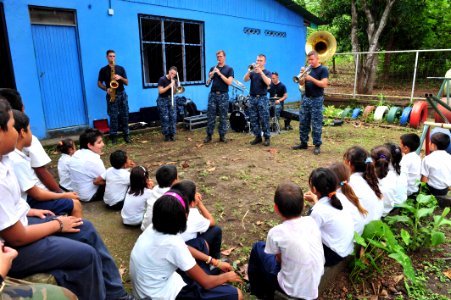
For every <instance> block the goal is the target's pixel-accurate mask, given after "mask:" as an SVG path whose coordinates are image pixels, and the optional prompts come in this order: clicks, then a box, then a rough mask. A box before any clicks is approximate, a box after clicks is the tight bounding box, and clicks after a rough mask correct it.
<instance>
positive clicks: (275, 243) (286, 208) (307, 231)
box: [248, 183, 324, 299]
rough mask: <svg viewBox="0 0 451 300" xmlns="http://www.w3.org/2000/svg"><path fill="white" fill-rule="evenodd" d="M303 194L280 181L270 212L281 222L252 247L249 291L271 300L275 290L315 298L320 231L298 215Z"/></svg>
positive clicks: (319, 271) (320, 266) (310, 220)
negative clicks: (264, 238) (263, 239)
mask: <svg viewBox="0 0 451 300" xmlns="http://www.w3.org/2000/svg"><path fill="white" fill-rule="evenodd" d="M303 209H304V196H303V194H302V190H301V188H300V187H299V186H297V185H296V184H294V183H283V184H280V185H279V186H278V187H277V189H276V193H275V195H274V211H275V212H276V213H277V214H278V215H279V216H280V217H281V218H282V220H283V223H282V224H280V225H277V226H275V227H274V228H272V229H271V230H269V233H268V237H267V239H266V243H265V242H257V243H255V244H254V245H253V246H252V251H251V256H250V258H249V267H248V275H249V283H250V286H251V294H253V295H255V296H257V297H258V298H260V299H272V298H273V295H274V291H275V290H280V291H281V292H283V293H285V294H287V295H289V296H291V297H296V298H302V299H316V298H317V297H318V286H319V283H320V280H321V276H322V275H323V273H324V251H323V245H322V243H321V233H320V231H319V228H318V225H317V224H316V222H315V220H314V219H313V218H312V217H310V216H306V217H302V211H303Z"/></svg>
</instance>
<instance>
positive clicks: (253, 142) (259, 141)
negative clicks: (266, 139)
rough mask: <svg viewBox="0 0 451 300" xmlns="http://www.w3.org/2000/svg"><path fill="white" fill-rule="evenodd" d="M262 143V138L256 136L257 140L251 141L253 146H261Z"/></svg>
mask: <svg viewBox="0 0 451 300" xmlns="http://www.w3.org/2000/svg"><path fill="white" fill-rule="evenodd" d="M261 142H263V140H262V137H261V136H256V137H255V139H254V140H253V141H251V145H257V144H260V143H261Z"/></svg>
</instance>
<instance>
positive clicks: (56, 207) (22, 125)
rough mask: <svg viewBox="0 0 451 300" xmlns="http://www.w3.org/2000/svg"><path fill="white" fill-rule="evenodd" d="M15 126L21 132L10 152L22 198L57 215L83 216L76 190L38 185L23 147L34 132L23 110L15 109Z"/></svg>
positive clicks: (34, 206)
mask: <svg viewBox="0 0 451 300" xmlns="http://www.w3.org/2000/svg"><path fill="white" fill-rule="evenodd" d="M13 116H14V120H15V124H14V128H15V129H16V130H17V132H18V133H19V137H18V139H17V144H16V149H15V150H14V151H13V152H11V153H9V154H8V157H9V159H11V160H12V161H13V162H14V165H13V166H14V172H15V173H16V176H17V178H18V181H19V185H20V190H21V198H22V199H23V200H24V201H26V202H28V204H29V205H30V206H31V207H32V208H39V209H45V210H50V211H52V212H53V213H55V214H56V215H65V214H69V215H72V216H75V217H81V216H82V208H81V204H80V201H79V200H78V195H77V194H76V193H74V192H66V193H55V192H51V191H48V190H47V189H42V188H40V187H39V186H38V185H37V182H38V181H39V180H38V178H37V177H36V174H35V173H34V172H33V169H32V168H31V165H30V158H29V157H28V156H26V155H25V153H23V152H22V151H23V148H24V147H26V146H29V145H30V144H31V139H32V134H31V129H30V120H29V118H28V117H27V115H26V114H24V113H23V112H21V111H18V110H13Z"/></svg>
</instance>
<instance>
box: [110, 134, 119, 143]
mask: <svg viewBox="0 0 451 300" xmlns="http://www.w3.org/2000/svg"><path fill="white" fill-rule="evenodd" d="M110 140H111V144H113V145H116V144H117V135H110Z"/></svg>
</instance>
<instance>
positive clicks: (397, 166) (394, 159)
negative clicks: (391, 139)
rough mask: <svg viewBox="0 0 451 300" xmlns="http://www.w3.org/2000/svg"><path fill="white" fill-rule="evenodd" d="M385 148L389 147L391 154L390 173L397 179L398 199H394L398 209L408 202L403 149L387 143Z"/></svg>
mask: <svg viewBox="0 0 451 300" xmlns="http://www.w3.org/2000/svg"><path fill="white" fill-rule="evenodd" d="M384 146H385V147H387V149H388V150H389V151H390V154H391V160H390V165H389V166H388V173H389V174H390V173H391V174H392V176H393V177H394V178H396V197H395V199H394V200H395V202H394V206H395V207H396V206H397V205H399V204H402V203H404V202H406V200H407V175H406V174H404V173H401V159H402V151H401V148H400V147H399V146H398V145H396V144H394V143H385V144H384Z"/></svg>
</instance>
